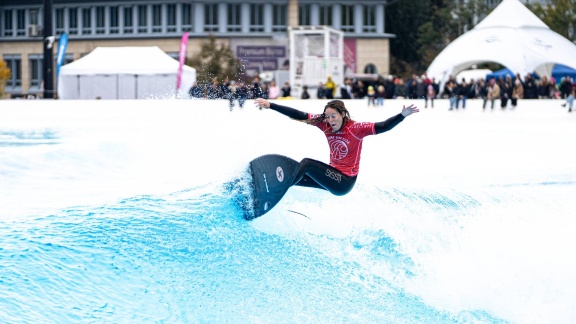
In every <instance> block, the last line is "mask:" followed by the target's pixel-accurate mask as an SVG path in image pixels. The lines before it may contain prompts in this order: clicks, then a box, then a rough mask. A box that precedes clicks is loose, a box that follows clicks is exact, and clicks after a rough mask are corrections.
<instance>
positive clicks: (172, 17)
mask: <svg viewBox="0 0 576 324" xmlns="http://www.w3.org/2000/svg"><path fill="white" fill-rule="evenodd" d="M166 31H167V32H169V33H175V32H176V5H175V4H168V5H166Z"/></svg>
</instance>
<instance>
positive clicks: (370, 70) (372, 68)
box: [364, 63, 378, 74]
mask: <svg viewBox="0 0 576 324" xmlns="http://www.w3.org/2000/svg"><path fill="white" fill-rule="evenodd" d="M364 73H368V74H378V68H376V65H374V64H372V63H368V64H366V66H365V67H364Z"/></svg>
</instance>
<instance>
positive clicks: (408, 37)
mask: <svg viewBox="0 0 576 324" xmlns="http://www.w3.org/2000/svg"><path fill="white" fill-rule="evenodd" d="M430 14H431V8H430V0H429V1H422V0H403V1H397V2H393V3H392V4H391V5H390V6H388V7H387V8H386V21H385V22H386V26H385V28H386V31H387V32H389V33H392V34H395V35H396V37H395V38H392V39H391V40H390V55H391V56H392V57H391V60H390V61H391V62H390V63H391V66H390V71H391V73H392V74H396V75H401V76H404V75H411V74H412V73H413V72H414V71H417V70H419V69H421V66H420V56H419V55H418V48H419V44H418V42H417V33H416V32H415V31H417V30H418V28H419V27H420V26H421V25H422V24H424V23H425V22H426V21H428V20H429V18H430Z"/></svg>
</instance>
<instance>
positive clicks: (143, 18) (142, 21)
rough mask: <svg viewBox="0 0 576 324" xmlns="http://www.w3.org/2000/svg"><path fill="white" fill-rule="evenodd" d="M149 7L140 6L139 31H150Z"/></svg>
mask: <svg viewBox="0 0 576 324" xmlns="http://www.w3.org/2000/svg"><path fill="white" fill-rule="evenodd" d="M147 12H148V7H147V6H146V5H141V6H138V32H139V33H147V32H148V16H147Z"/></svg>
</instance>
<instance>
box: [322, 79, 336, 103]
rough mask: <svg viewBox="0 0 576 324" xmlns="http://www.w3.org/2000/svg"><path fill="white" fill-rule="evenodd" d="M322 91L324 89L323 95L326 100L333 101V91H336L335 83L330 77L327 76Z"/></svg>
mask: <svg viewBox="0 0 576 324" xmlns="http://www.w3.org/2000/svg"><path fill="white" fill-rule="evenodd" d="M324 89H326V92H325V93H324V94H325V95H326V99H334V91H335V90H336V83H334V81H332V77H331V76H328V80H326V84H325V85H324Z"/></svg>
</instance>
